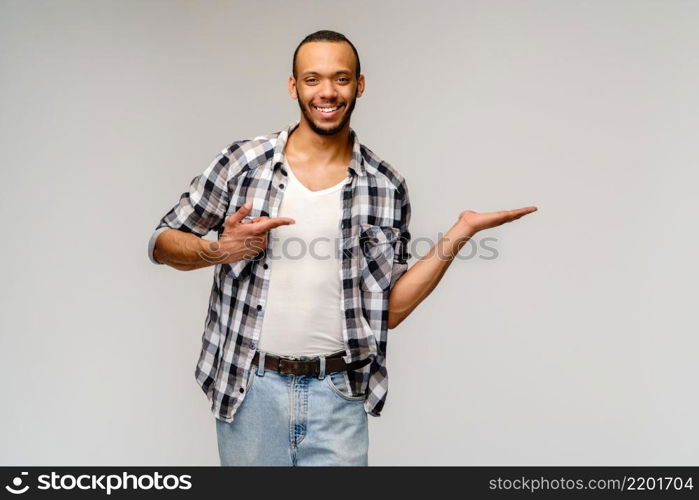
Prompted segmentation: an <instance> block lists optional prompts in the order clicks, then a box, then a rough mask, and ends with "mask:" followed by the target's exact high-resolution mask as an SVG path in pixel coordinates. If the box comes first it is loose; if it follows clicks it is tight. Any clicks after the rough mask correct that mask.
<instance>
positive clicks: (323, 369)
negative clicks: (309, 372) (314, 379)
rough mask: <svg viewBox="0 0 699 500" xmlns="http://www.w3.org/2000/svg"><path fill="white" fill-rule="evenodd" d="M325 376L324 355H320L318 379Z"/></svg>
mask: <svg viewBox="0 0 699 500" xmlns="http://www.w3.org/2000/svg"><path fill="white" fill-rule="evenodd" d="M324 378H325V356H323V355H321V356H320V369H319V370H318V380H323V379H324Z"/></svg>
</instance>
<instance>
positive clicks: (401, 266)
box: [389, 261, 408, 290]
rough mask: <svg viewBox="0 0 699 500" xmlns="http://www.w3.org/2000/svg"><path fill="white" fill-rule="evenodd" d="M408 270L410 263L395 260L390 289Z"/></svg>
mask: <svg viewBox="0 0 699 500" xmlns="http://www.w3.org/2000/svg"><path fill="white" fill-rule="evenodd" d="M407 270H408V263H407V262H398V261H393V268H392V270H391V285H390V286H389V290H390V289H391V288H393V285H395V284H396V281H398V280H399V279H400V277H401V276H403V275H404V274H405V272H406V271H407Z"/></svg>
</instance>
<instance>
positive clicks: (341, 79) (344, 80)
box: [338, 76, 349, 83]
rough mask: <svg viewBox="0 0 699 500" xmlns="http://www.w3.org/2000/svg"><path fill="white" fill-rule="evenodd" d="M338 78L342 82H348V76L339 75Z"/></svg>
mask: <svg viewBox="0 0 699 500" xmlns="http://www.w3.org/2000/svg"><path fill="white" fill-rule="evenodd" d="M338 80H340V81H341V82H342V83H347V82H349V78H346V77H344V76H341V77H340V78H338Z"/></svg>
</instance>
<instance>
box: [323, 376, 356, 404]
mask: <svg viewBox="0 0 699 500" xmlns="http://www.w3.org/2000/svg"><path fill="white" fill-rule="evenodd" d="M345 376H346V373H345V372H333V373H328V374H326V375H325V380H326V381H327V383H328V386H330V388H331V389H332V391H333V392H334V393H335V394H337V395H338V396H339V397H341V398H342V399H344V400H345V401H364V395H363V394H362V395H359V396H354V395H352V393H351V392H350V390H349V388H348V385H347V380H346V379H345Z"/></svg>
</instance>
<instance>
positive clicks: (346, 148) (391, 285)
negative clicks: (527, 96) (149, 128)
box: [148, 30, 536, 466]
mask: <svg viewBox="0 0 699 500" xmlns="http://www.w3.org/2000/svg"><path fill="white" fill-rule="evenodd" d="M364 86H365V81H364V75H362V74H361V67H360V61H359V55H358V54H357V50H356V49H355V47H354V45H353V44H352V43H351V42H350V41H349V40H347V39H346V38H345V37H344V36H343V35H341V34H339V33H336V32H334V31H325V30H324V31H318V32H316V33H313V34H311V35H308V36H307V37H306V38H305V39H304V40H302V41H301V43H300V44H299V46H298V47H297V49H296V51H295V52H294V58H293V70H292V75H291V76H290V77H289V94H290V96H291V97H292V98H293V99H297V100H298V105H299V108H300V110H301V114H300V119H299V120H298V121H297V122H295V123H292V124H290V125H289V126H287V127H286V128H285V129H284V130H282V131H279V132H276V133H273V134H269V135H263V136H259V137H256V138H254V139H247V140H241V141H236V142H233V143H232V144H230V145H229V146H227V147H226V148H225V149H224V150H223V151H221V153H220V154H219V155H218V156H217V157H216V158H215V159H214V161H213V162H212V163H211V164H210V165H209V167H208V168H207V169H206V170H205V171H204V172H203V173H202V174H200V175H198V176H197V177H195V178H194V179H193V180H192V182H191V184H190V186H189V190H188V191H187V192H185V193H184V194H182V196H181V197H180V200H179V202H178V203H177V204H176V205H175V206H174V207H173V208H172V209H171V210H170V211H169V212H167V213H166V214H165V216H164V217H163V218H162V219H161V221H160V223H159V224H158V225H157V226H156V228H155V231H154V233H153V234H152V236H151V239H150V241H149V246H148V252H149V256H150V259H151V260H152V262H154V263H156V264H167V265H169V266H171V267H173V268H175V269H178V270H193V269H200V268H203V267H207V266H210V265H215V270H214V282H213V286H212V289H211V296H210V300H209V310H208V314H207V317H206V321H205V329H204V333H203V336H202V350H201V354H200V356H199V361H198V363H197V366H196V370H195V375H196V379H197V382H198V384H199V385H200V387H201V389H202V390H203V391H204V393H205V394H206V395H207V397H208V399H209V401H210V402H211V410H212V412H213V414H214V416H215V418H216V431H217V439H218V449H219V456H220V460H221V465H288V466H296V465H367V464H368V447H369V433H368V418H367V415H372V416H375V417H378V416H380V414H381V410H382V409H383V407H384V404H385V402H386V396H387V393H388V371H387V369H386V352H387V350H386V348H387V339H388V337H387V332H388V330H389V329H392V328H395V327H396V326H398V325H399V324H400V323H401V322H402V321H403V320H404V319H405V318H406V317H407V316H408V315H409V314H410V313H411V312H412V311H413V310H414V309H415V307H417V305H418V304H419V303H420V302H421V301H422V300H424V298H425V297H427V296H428V295H429V294H430V293H431V292H432V290H433V289H434V288H435V286H436V285H437V283H438V282H439V281H440V280H441V277H442V276H443V274H444V272H445V271H446V269H447V268H448V267H449V265H450V264H451V262H452V261H453V259H454V257H455V256H456V255H457V253H458V251H459V249H460V248H461V247H462V246H463V245H464V244H465V243H466V241H468V239H469V238H471V237H472V236H473V235H474V234H475V233H476V232H478V231H480V230H483V229H486V228H489V227H494V226H497V225H500V224H503V223H505V222H509V221H512V220H515V219H517V218H519V217H521V216H523V215H525V214H527V213H530V212H533V211H534V210H536V207H525V208H520V209H516V210H504V211H500V212H491V213H477V212H474V211H471V210H465V211H463V212H461V213H460V214H459V216H458V217H457V218H456V221H455V222H454V224H453V226H452V227H451V228H450V229H449V230H448V231H447V233H446V234H445V236H444V237H443V238H442V239H440V240H439V241H438V242H437V243H436V244H435V246H434V247H433V248H432V249H431V250H430V252H429V253H428V254H427V255H426V256H425V257H423V258H422V259H420V260H419V261H418V262H417V263H415V264H414V265H413V266H412V267H411V268H410V269H408V259H409V258H410V254H409V252H408V243H409V242H410V238H411V236H410V232H409V228H408V226H409V223H410V200H409V196H408V189H407V184H406V180H405V178H404V177H403V176H402V175H401V174H400V173H399V172H398V171H397V170H396V169H395V168H394V167H393V166H391V165H390V164H389V163H387V162H385V161H383V160H381V159H380V158H379V157H378V156H377V155H376V154H375V153H373V152H372V151H371V150H370V149H369V148H367V147H366V146H364V145H362V144H361V143H360V142H359V140H358V138H357V135H356V134H355V132H354V130H352V129H351V128H350V118H351V116H352V112H353V110H354V108H355V104H356V102H357V99H358V98H359V97H361V95H362V93H363V92H364ZM212 230H213V231H216V232H217V233H218V239H217V241H208V240H205V239H203V236H205V235H206V234H208V233H209V232H210V231H212ZM294 245H296V246H294Z"/></svg>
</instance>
